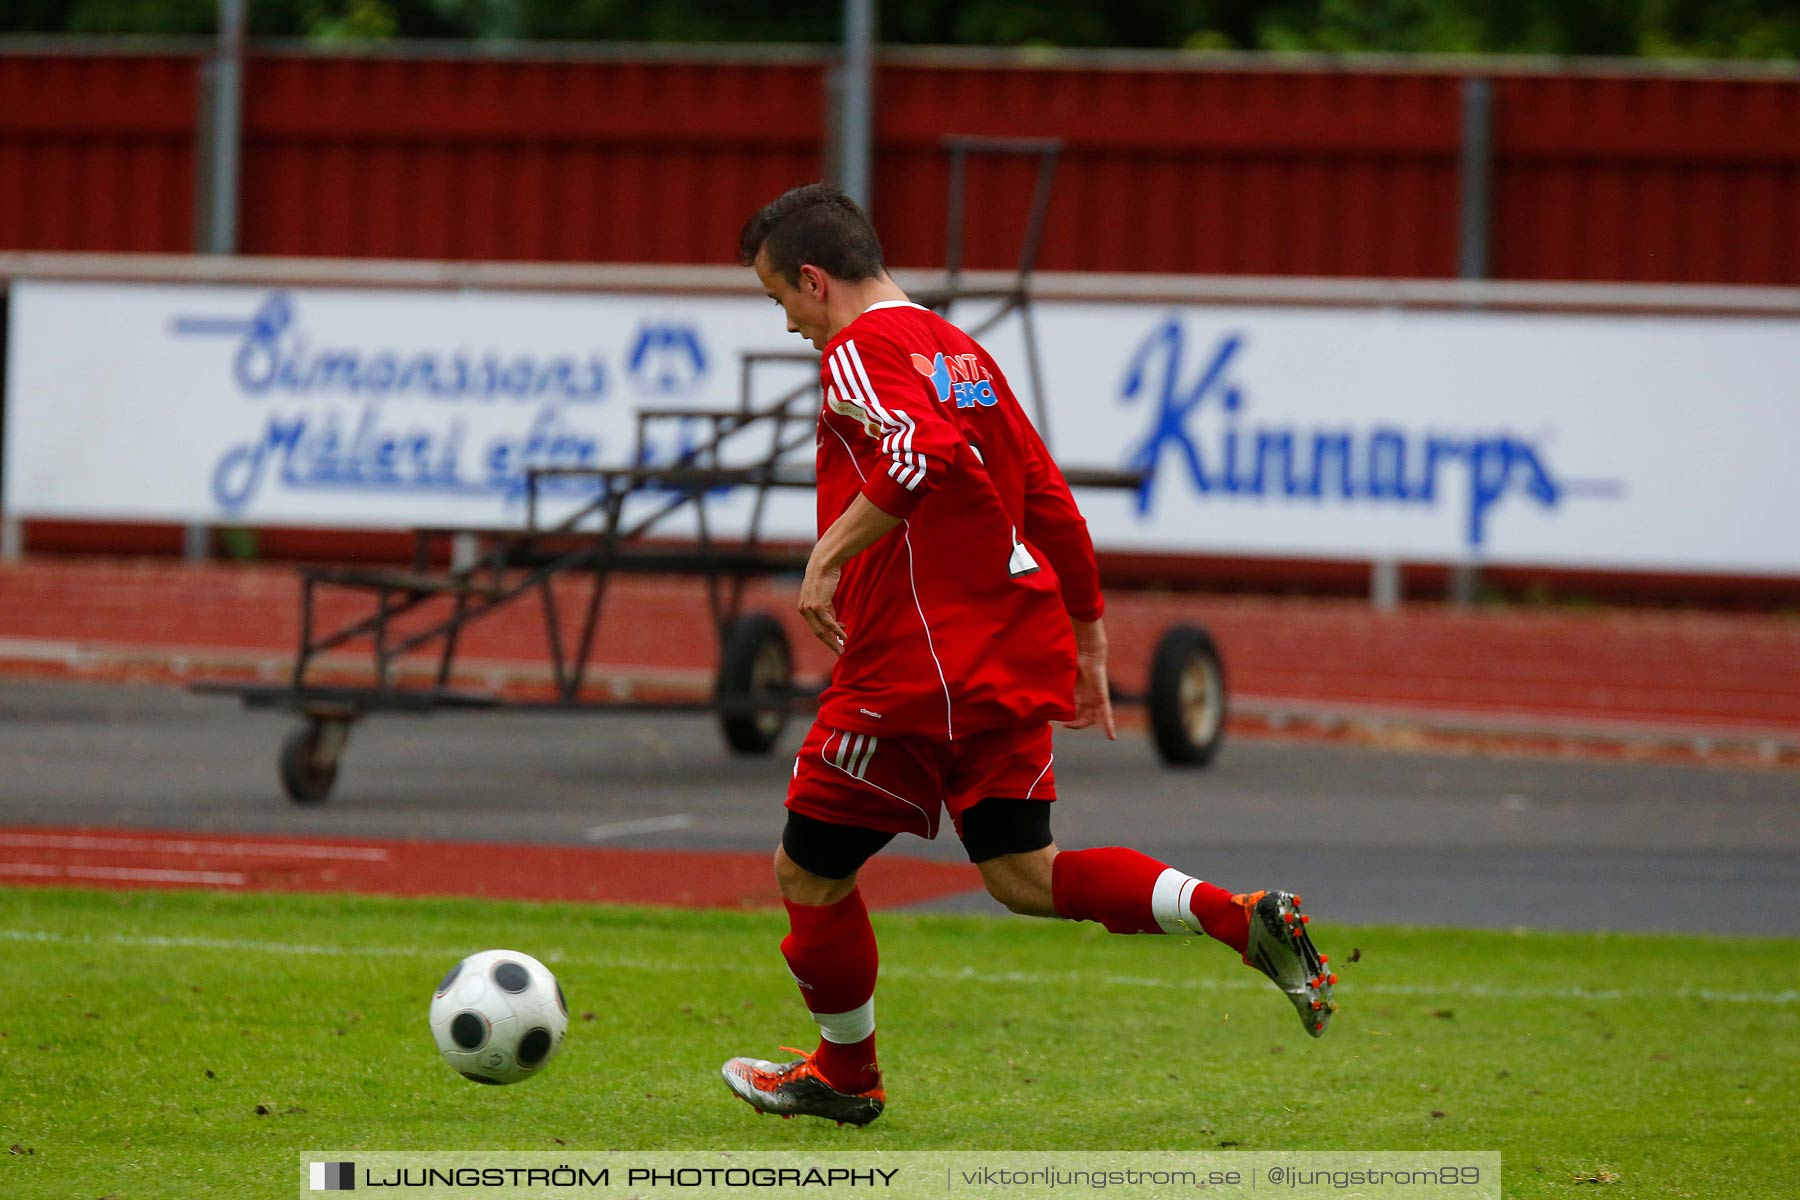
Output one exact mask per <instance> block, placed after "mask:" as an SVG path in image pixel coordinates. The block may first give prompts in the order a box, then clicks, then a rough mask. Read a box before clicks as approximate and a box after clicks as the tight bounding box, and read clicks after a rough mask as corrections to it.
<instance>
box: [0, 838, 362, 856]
mask: <svg viewBox="0 0 1800 1200" xmlns="http://www.w3.org/2000/svg"><path fill="white" fill-rule="evenodd" d="M0 846H11V847H14V848H15V849H20V850H104V851H111V852H113V853H118V854H181V855H188V856H190V857H192V856H196V855H201V854H218V855H223V856H225V857H229V858H249V857H257V856H260V857H264V858H328V859H340V860H344V861H348V862H386V861H387V860H388V852H387V851H386V850H384V849H382V848H381V847H379V846H314V845H308V844H306V843H300V842H296V843H291V844H290V843H285V842H200V841H191V840H186V839H178V838H132V837H97V836H94V835H91V834H67V833H0Z"/></svg>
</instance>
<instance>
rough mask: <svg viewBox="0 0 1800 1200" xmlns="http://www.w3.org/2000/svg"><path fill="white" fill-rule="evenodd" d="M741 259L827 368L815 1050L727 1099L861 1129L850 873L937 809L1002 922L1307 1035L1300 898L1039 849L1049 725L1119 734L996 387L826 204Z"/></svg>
mask: <svg viewBox="0 0 1800 1200" xmlns="http://www.w3.org/2000/svg"><path fill="white" fill-rule="evenodd" d="M738 248H739V257H740V260H741V261H742V262H743V263H744V265H746V266H750V267H754V268H755V271H756V275H757V278H758V279H759V280H760V281H761V282H762V285H763V287H764V289H765V290H766V291H767V292H768V294H769V296H770V297H771V298H772V299H773V300H774V301H775V302H776V303H777V304H779V305H780V306H781V307H782V309H783V310H784V312H785V313H786V315H787V328H788V331H789V332H790V333H798V334H799V335H800V336H802V337H804V338H806V339H807V340H808V341H809V342H811V343H812V344H813V346H814V347H816V348H817V349H818V350H820V351H821V352H822V353H823V355H824V357H823V360H822V362H821V366H820V383H821V387H822V390H823V393H824V405H823V406H822V408H821V410H820V413H819V439H818V504H819V531H820V532H819V540H818V543H817V544H816V545H815V546H814V547H813V551H812V555H811V559H810V561H809V562H808V564H807V568H806V577H805V579H804V581H803V582H802V584H801V587H800V612H801V613H802V615H803V616H804V617H805V618H806V622H807V624H808V626H810V627H811V629H812V631H813V633H814V635H815V636H817V637H818V638H819V639H820V640H821V641H822V642H824V643H825V644H826V646H828V647H829V648H830V649H831V650H832V651H834V652H835V653H836V654H837V655H838V658H837V661H836V664H835V665H834V667H833V670H832V674H831V684H830V686H829V687H828V688H827V689H826V691H825V694H824V696H823V698H822V700H821V703H820V707H819V717H818V720H817V722H816V723H815V724H814V725H813V727H812V730H811V731H810V732H809V733H808V735H807V737H806V741H805V743H804V744H803V745H802V746H801V748H800V754H799V757H798V758H797V759H796V760H795V763H794V773H793V778H792V781H791V783H790V785H789V788H788V798H787V809H788V816H787V825H786V827H785V829H784V830H783V831H782V837H781V844H780V846H779V847H778V848H777V849H776V851H775V875H776V879H777V881H778V882H779V883H780V885H781V894H782V897H783V898H784V900H785V902H786V905H787V912H788V920H789V933H788V936H787V937H786V938H784V939H783V940H782V943H781V952H782V954H783V955H784V956H785V957H786V959H787V964H788V969H789V970H790V971H791V972H792V973H793V976H794V979H795V981H796V982H797V983H798V984H799V985H800V989H801V995H802V997H803V999H804V1000H805V1001H806V1006H807V1008H808V1009H809V1010H810V1011H811V1013H812V1016H813V1020H814V1021H816V1022H817V1023H818V1025H819V1027H820V1031H821V1035H822V1036H821V1039H820V1042H819V1046H818V1049H817V1050H815V1051H813V1052H812V1053H811V1054H808V1055H805V1056H804V1057H802V1058H800V1059H797V1060H793V1061H790V1062H786V1063H774V1062H768V1061H764V1060H761V1059H754V1058H734V1059H732V1060H731V1061H730V1062H728V1063H726V1064H725V1066H724V1068H723V1074H724V1077H725V1082H726V1084H727V1085H728V1086H729V1087H730V1088H731V1090H732V1091H733V1092H734V1093H735V1094H736V1095H738V1096H739V1097H741V1098H742V1099H744V1100H745V1101H747V1102H749V1103H750V1104H751V1105H753V1106H754V1107H756V1108H757V1109H759V1110H761V1111H763V1112H773V1113H779V1114H781V1115H783V1116H796V1115H809V1116H819V1117H827V1118H831V1119H835V1120H836V1121H838V1122H839V1123H850V1124H854V1125H866V1124H868V1123H869V1122H870V1121H873V1120H874V1119H875V1118H876V1117H878V1116H880V1115H881V1111H882V1108H883V1106H884V1105H885V1104H886V1102H887V1094H886V1092H885V1090H884V1089H883V1087H882V1079H881V1072H880V1069H879V1068H878V1067H877V1065H876V1056H875V1005H874V996H875V974H876V949H875V934H874V930H873V929H872V928H871V927H870V924H869V915H868V911H867V909H865V908H864V906H863V900H862V895H861V894H860V893H859V892H858V891H857V887H856V874H857V871H858V870H859V869H860V868H861V867H862V865H863V863H865V862H866V861H868V859H869V858H870V857H871V856H872V855H874V854H875V853H876V852H877V851H878V850H880V849H881V848H882V847H883V846H885V845H886V844H887V843H888V842H889V841H891V840H892V839H893V837H894V835H895V834H899V833H911V834H916V835H918V836H919V837H923V838H933V837H936V836H937V832H938V826H939V821H940V819H941V815H942V812H943V811H944V810H948V811H949V814H950V820H951V823H952V824H953V825H954V827H955V829H956V833H957V836H958V837H960V838H961V839H962V842H963V845H964V847H965V849H966V850H967V851H968V854H969V858H970V860H971V861H972V862H974V863H975V865H976V867H977V868H978V869H979V870H980V872H981V877H982V880H983V882H984V883H985V884H986V885H987V889H988V891H989V892H990V893H991V894H992V895H993V896H994V898H995V899H997V900H999V901H1000V902H1001V903H1002V904H1004V905H1005V906H1006V907H1007V908H1009V909H1011V910H1012V911H1013V912H1016V913H1024V914H1028V915H1031V916H1039V917H1061V918H1064V919H1067V920H1074V921H1098V922H1099V923H1100V924H1102V925H1104V926H1105V927H1106V928H1107V929H1109V930H1111V931H1113V932H1115V933H1175V932H1182V933H1188V932H1204V933H1206V934H1207V935H1209V936H1211V937H1213V938H1215V939H1217V940H1218V941H1221V942H1223V943H1225V944H1226V945H1228V946H1230V947H1231V949H1232V950H1233V951H1234V952H1235V953H1237V954H1238V955H1240V956H1241V957H1242V958H1243V961H1244V962H1245V963H1246V964H1248V965H1250V966H1253V967H1255V968H1257V969H1258V970H1260V971H1262V972H1263V973H1264V974H1266V975H1268V976H1269V977H1270V978H1271V979H1272V980H1274V981H1275V983H1276V985H1277V986H1278V987H1280V988H1281V990H1282V991H1283V992H1284V993H1286V994H1287V996H1288V998H1289V999H1290V1000H1291V1001H1292V1002H1293V1004H1294V1006H1295V1008H1296V1009H1297V1010H1298V1011H1299V1013H1300V1020H1301V1023H1302V1024H1303V1025H1305V1027H1306V1030H1307V1032H1308V1033H1310V1034H1312V1035H1313V1036H1314V1037H1318V1036H1319V1035H1321V1034H1323V1033H1324V1032H1325V1027H1326V1024H1327V1022H1328V1021H1329V1020H1330V1017H1331V1014H1332V1013H1333V1012H1334V1011H1336V1003H1335V1001H1334V1000H1333V999H1332V986H1333V984H1335V983H1336V981H1337V980H1336V977H1335V976H1333V975H1332V974H1330V972H1329V968H1328V967H1327V965H1326V958H1325V956H1323V955H1321V954H1319V953H1318V951H1317V950H1316V949H1314V947H1313V945H1312V941H1311V939H1310V938H1308V937H1307V935H1306V931H1305V922H1306V918H1305V917H1304V916H1302V915H1300V913H1299V912H1298V909H1299V906H1300V900H1299V897H1297V896H1293V895H1291V894H1289V893H1287V892H1276V891H1269V892H1252V893H1249V894H1246V895H1234V894H1232V893H1231V892H1229V891H1227V890H1226V889H1224V888H1221V887H1218V886H1215V885H1214V884H1211V883H1206V882H1203V881H1201V880H1199V879H1195V878H1193V877H1191V876H1189V875H1186V874H1183V873H1182V872H1180V871H1178V870H1175V869H1174V868H1172V867H1168V866H1165V865H1164V864H1162V863H1160V862H1158V861H1156V860H1155V859H1153V858H1150V857H1149V856H1147V855H1144V854H1140V853H1138V852H1137V851H1135V850H1129V849H1125V848H1123V847H1105V848H1099V849H1091V850H1063V851H1059V850H1058V849H1057V847H1056V844H1055V842H1054V841H1053V840H1052V838H1051V835H1050V802H1051V801H1053V800H1054V799H1055V798H1056V777H1055V774H1054V773H1053V771H1052V769H1051V763H1052V754H1051V737H1050V729H1051V722H1052V721H1060V722H1062V723H1063V724H1064V726H1065V727H1066V728H1070V729H1081V728H1086V727H1088V726H1093V725H1098V726H1100V727H1101V728H1102V729H1104V730H1105V732H1106V736H1107V737H1108V738H1112V737H1114V736H1116V733H1115V729H1114V726H1113V714H1112V704H1111V701H1110V699H1109V696H1108V692H1107V684H1106V630H1105V626H1104V624H1103V622H1102V619H1101V614H1102V611H1103V608H1104V604H1103V602H1102V600H1101V596H1100V581H1099V572H1098V570H1097V569H1096V567H1095V565H1094V551H1093V544H1092V543H1091V542H1090V541H1089V538H1088V533H1087V523H1086V522H1085V521H1084V520H1083V519H1082V516H1081V513H1080V511H1079V510H1078V509H1077V508H1076V507H1075V502H1074V500H1073V498H1072V497H1071V496H1070V494H1069V488H1068V485H1067V484H1066V483H1065V482H1064V480H1063V477H1062V473H1061V472H1060V471H1059V470H1058V469H1057V467H1056V464H1055V463H1054V462H1053V461H1052V460H1051V458H1050V455H1049V452H1048V451H1047V450H1046V449H1045V447H1044V444H1043V441H1042V440H1041V439H1040V438H1039V437H1038V435H1037V432H1036V430H1034V429H1033V428H1032V426H1031V423H1030V421H1029V420H1027V419H1026V416H1025V413H1024V410H1023V409H1022V408H1021V407H1020V405H1019V403H1018V401H1017V400H1016V399H1015V398H1014V397H1013V394H1012V391H1011V389H1010V388H1008V387H1007V384H1006V380H1005V377H1004V376H1003V375H1002V374H1001V372H1000V368H999V367H998V366H996V365H995V363H994V360H993V359H992V358H991V357H989V355H988V353H987V351H985V350H983V349H982V348H981V346H980V345H978V344H977V343H976V342H975V340H974V339H973V338H971V337H969V336H968V335H967V334H966V333H964V332H963V331H962V330H960V329H958V328H957V327H956V326H954V325H952V324H950V323H949V322H948V321H946V320H944V319H943V318H942V317H939V316H938V315H936V314H935V313H933V312H931V311H929V310H928V309H925V308H922V307H920V306H919V305H917V304H914V303H912V302H911V301H909V300H908V299H907V298H906V294H905V293H904V292H902V291H901V290H900V288H899V287H898V286H896V285H895V283H894V281H893V280H892V279H891V278H889V277H888V274H887V271H886V269H885V267H884V265H883V262H882V254H881V243H880V242H879V240H878V239H877V238H876V236H875V231H874V229H873V228H872V227H871V226H870V224H869V221H868V218H867V217H865V216H864V215H863V212H862V210H861V209H859V208H858V207H857V206H856V204H855V202H853V201H852V200H851V199H850V198H849V197H848V196H846V195H844V193H843V192H841V191H839V190H838V189H836V188H833V187H830V186H828V185H825V184H809V185H806V186H804V187H798V188H795V189H793V190H792V191H789V192H787V193H785V194H784V195H782V196H780V197H779V198H777V199H776V200H774V201H773V202H772V203H770V204H769V205H767V206H766V207H765V208H763V209H762V210H761V211H760V212H758V213H757V214H756V215H755V216H753V217H752V218H751V219H750V220H749V222H748V223H747V224H746V225H745V226H744V230H743V233H742V235H741V237H740V239H739V247H738ZM796 1053H798V1052H796Z"/></svg>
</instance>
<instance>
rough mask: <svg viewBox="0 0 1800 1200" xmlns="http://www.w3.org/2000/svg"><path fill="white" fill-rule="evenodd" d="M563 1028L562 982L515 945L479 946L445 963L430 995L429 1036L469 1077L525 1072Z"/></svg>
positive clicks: (514, 1077)
mask: <svg viewBox="0 0 1800 1200" xmlns="http://www.w3.org/2000/svg"><path fill="white" fill-rule="evenodd" d="M568 1031H569V1006H568V1005H567V1004H566V1003H564V1001H563V994H562V985H561V984H559V983H557V982H556V976H554V975H552V974H551V973H550V971H549V969H548V968H547V967H545V966H544V964H543V963H541V962H539V961H538V960H537V959H535V958H533V957H531V955H529V954H521V953H519V952H518V951H517V950H483V951H481V952H480V953H479V954H471V955H469V957H467V958H465V959H463V960H462V961H461V962H459V963H457V964H456V965H455V966H454V967H451V968H450V973H449V974H448V975H445V976H444V981H443V982H442V983H440V984H438V986H437V992H436V993H435V994H434V995H433V996H432V998H431V1036H432V1037H434V1038H436V1039H437V1045H438V1049H439V1050H441V1051H442V1052H443V1055H444V1061H445V1062H447V1063H449V1064H450V1066H451V1068H452V1069H453V1070H455V1071H456V1072H457V1073H458V1074H460V1075H461V1076H462V1077H463V1078H464V1079H469V1080H473V1081H474V1082H476V1083H517V1082H519V1080H521V1079H530V1078H531V1077H532V1076H533V1075H536V1074H537V1073H538V1072H540V1071H542V1070H543V1069H544V1064H546V1063H548V1062H549V1061H550V1060H551V1059H552V1058H554V1057H555V1056H556V1051H557V1049H558V1048H559V1047H560V1046H561V1045H562V1040H563V1035H564V1034H566V1033H567V1032H568Z"/></svg>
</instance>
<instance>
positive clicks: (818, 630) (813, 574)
mask: <svg viewBox="0 0 1800 1200" xmlns="http://www.w3.org/2000/svg"><path fill="white" fill-rule="evenodd" d="M843 573H844V568H842V567H823V566H820V565H819V562H818V557H817V555H815V556H814V557H813V559H812V561H810V562H808V563H807V564H806V578H805V579H802V580H801V581H800V616H801V617H802V618H804V619H805V621H806V627H807V628H808V629H810V630H812V632H813V636H814V637H816V638H818V639H819V640H820V641H821V642H823V643H825V648H826V649H827V650H829V651H831V652H832V653H833V654H842V653H843V652H844V641H845V637H846V635H845V633H844V627H843V626H842V625H839V624H838V619H837V613H836V612H835V611H834V610H833V609H832V607H831V598H832V597H833V596H835V595H837V585H838V577H839V576H841V575H842V574H843Z"/></svg>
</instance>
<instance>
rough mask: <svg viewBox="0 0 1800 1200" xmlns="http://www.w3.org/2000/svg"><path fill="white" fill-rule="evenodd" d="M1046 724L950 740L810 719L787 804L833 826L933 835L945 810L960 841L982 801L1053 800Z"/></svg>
mask: <svg viewBox="0 0 1800 1200" xmlns="http://www.w3.org/2000/svg"><path fill="white" fill-rule="evenodd" d="M1053 757H1054V755H1052V753H1051V749H1050V724H1049V722H1047V721H1046V722H1043V723H1041V724H1035V725H1009V726H1002V727H1001V728H998V729H988V730H984V731H982V732H980V733H972V734H968V735H966V736H964V737H960V738H957V739H956V740H955V741H954V742H946V741H942V740H939V739H936V738H928V737H880V736H878V735H876V734H864V733H846V732H844V731H843V730H840V729H832V728H829V727H827V726H826V725H824V724H822V723H820V722H817V721H815V722H814V723H813V727H812V729H811V731H810V732H808V733H807V735H806V742H805V744H804V745H802V746H801V747H800V754H799V756H798V757H797V758H795V760H794V778H793V782H791V783H790V784H789V785H788V798H787V806H788V808H789V809H791V810H793V811H794V812H797V813H800V814H802V815H803V816H808V817H812V818H814V819H815V820H819V821H829V822H831V823H832V824H834V825H854V826H858V827H860V828H863V829H879V830H882V831H884V832H886V833H914V834H917V835H919V836H920V837H922V838H926V839H928V840H929V839H931V838H935V837H936V836H937V831H938V820H939V817H940V814H941V813H942V810H943V809H945V808H948V809H949V810H950V820H951V821H952V822H953V823H954V825H955V827H956V832H957V835H958V836H961V834H962V818H963V813H965V812H967V811H968V810H969V809H970V808H973V807H974V806H975V805H977V804H979V803H980V802H981V801H983V800H988V799H994V798H1002V799H1007V800H1043V801H1046V802H1048V801H1051V800H1054V799H1056V776H1055V775H1054V774H1053V773H1052V772H1051V770H1050V763H1051V760H1052V758H1053Z"/></svg>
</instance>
